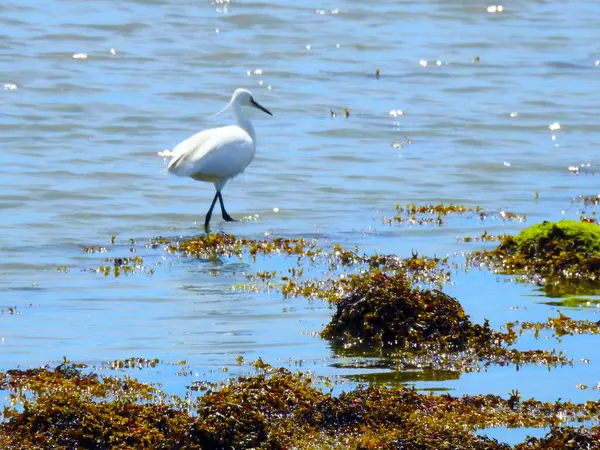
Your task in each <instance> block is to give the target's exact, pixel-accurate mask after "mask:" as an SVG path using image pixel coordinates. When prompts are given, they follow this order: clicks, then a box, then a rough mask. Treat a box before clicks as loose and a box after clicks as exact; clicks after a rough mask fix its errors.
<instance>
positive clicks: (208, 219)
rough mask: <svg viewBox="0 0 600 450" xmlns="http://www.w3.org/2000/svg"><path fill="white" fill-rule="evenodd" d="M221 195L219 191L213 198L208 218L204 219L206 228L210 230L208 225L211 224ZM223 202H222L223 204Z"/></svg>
mask: <svg viewBox="0 0 600 450" xmlns="http://www.w3.org/2000/svg"><path fill="white" fill-rule="evenodd" d="M220 196H221V193H220V192H219V191H217V192H216V193H215V197H214V198H213V201H212V203H211V204H210V208H209V210H208V212H207V213H206V218H205V219H204V228H206V229H208V224H209V223H210V218H211V216H212V212H213V208H214V207H215V203H217V198H220ZM222 201H223V200H221V202H222Z"/></svg>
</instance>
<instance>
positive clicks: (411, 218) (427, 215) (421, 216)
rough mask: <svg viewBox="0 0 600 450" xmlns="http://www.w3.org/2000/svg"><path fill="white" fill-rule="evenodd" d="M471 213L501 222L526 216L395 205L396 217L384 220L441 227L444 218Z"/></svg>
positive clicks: (458, 207)
mask: <svg viewBox="0 0 600 450" xmlns="http://www.w3.org/2000/svg"><path fill="white" fill-rule="evenodd" d="M465 213H471V214H472V215H474V216H476V218H477V219H479V220H486V219H488V218H497V219H500V220H502V221H506V220H514V221H518V222H523V221H525V220H526V219H527V215H526V214H523V215H519V214H515V213H513V212H509V211H498V212H486V211H484V210H483V209H482V208H481V207H479V206H477V207H475V208H473V207H469V206H464V205H454V204H449V205H444V204H443V203H441V204H439V205H420V206H419V205H415V204H412V203H408V204H406V205H400V204H398V205H396V215H395V216H394V217H393V218H392V219H386V222H387V223H388V224H392V223H394V222H397V223H407V224H409V225H429V224H434V225H438V226H442V225H444V224H445V221H444V218H445V217H446V216H449V215H463V214H465Z"/></svg>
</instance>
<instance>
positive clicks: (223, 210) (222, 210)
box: [217, 191, 235, 222]
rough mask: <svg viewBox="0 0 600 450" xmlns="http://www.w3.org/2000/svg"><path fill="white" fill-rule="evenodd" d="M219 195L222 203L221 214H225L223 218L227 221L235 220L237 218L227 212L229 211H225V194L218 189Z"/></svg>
mask: <svg viewBox="0 0 600 450" xmlns="http://www.w3.org/2000/svg"><path fill="white" fill-rule="evenodd" d="M217 196H218V197H219V203H220V204H221V214H223V220H224V221H225V222H235V219H234V218H233V217H231V216H230V215H229V214H227V211H225V205H224V204H223V196H222V195H221V191H217Z"/></svg>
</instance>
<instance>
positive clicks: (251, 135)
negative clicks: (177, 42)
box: [167, 89, 273, 228]
mask: <svg viewBox="0 0 600 450" xmlns="http://www.w3.org/2000/svg"><path fill="white" fill-rule="evenodd" d="M242 106H251V107H253V108H257V109H260V110H261V111H263V112H265V113H267V114H269V115H270V116H272V115H273V114H271V113H270V112H269V111H268V110H267V109H265V108H264V107H262V106H261V105H259V104H258V103H257V102H256V101H255V100H254V98H253V97H252V94H251V93H250V91H248V90H246V89H236V90H235V91H234V93H233V95H232V96H231V101H230V102H229V104H228V105H227V106H226V107H225V108H223V110H221V111H220V112H218V113H217V114H221V113H222V112H224V111H225V110H227V109H228V108H231V110H232V114H233V117H234V119H235V121H236V123H237V125H230V126H226V127H219V128H211V129H208V130H204V131H201V132H199V133H196V134H195V135H193V136H192V137H190V138H188V139H186V140H185V141H183V142H181V143H180V144H178V145H177V146H176V147H175V148H174V149H173V152H172V153H171V154H172V159H171V162H170V163H169V167H168V169H167V170H168V171H169V172H170V173H172V174H175V175H177V176H180V177H190V178H193V179H194V180H197V181H208V182H211V183H213V184H214V185H215V189H216V191H217V192H216V193H215V197H214V198H213V201H212V203H211V205H210V208H209V210H208V212H207V213H206V218H205V219H204V227H205V228H208V224H209V223H210V218H211V216H212V211H213V208H214V207H215V203H216V202H217V199H219V203H220V204H221V214H222V215H223V219H224V220H225V221H227V222H232V221H234V219H232V218H231V216H230V215H229V214H227V211H225V205H224V204H223V196H222V195H221V191H222V190H223V188H224V187H225V184H227V182H228V181H229V180H230V179H231V178H233V177H235V176H236V175H238V174H240V173H242V172H243V171H244V169H245V168H246V167H248V164H250V162H252V159H253V158H254V152H255V150H256V133H255V132H254V127H253V126H252V124H251V123H250V120H249V119H248V118H247V117H246V116H245V115H244V114H243V112H242ZM217 114H215V116H216V115H217Z"/></svg>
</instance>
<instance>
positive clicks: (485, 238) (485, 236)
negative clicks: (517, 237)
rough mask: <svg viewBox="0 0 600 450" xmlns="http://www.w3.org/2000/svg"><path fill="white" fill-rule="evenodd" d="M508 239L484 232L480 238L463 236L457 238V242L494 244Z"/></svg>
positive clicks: (505, 236)
mask: <svg viewBox="0 0 600 450" xmlns="http://www.w3.org/2000/svg"><path fill="white" fill-rule="evenodd" d="M507 237H508V235H507V234H497V235H493V234H488V232H487V231H484V232H483V234H481V235H480V236H465V237H462V238H457V240H462V241H463V242H496V241H503V240H504V239H506V238H507Z"/></svg>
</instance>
